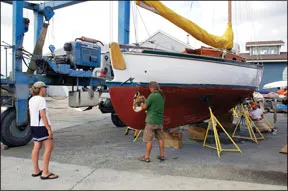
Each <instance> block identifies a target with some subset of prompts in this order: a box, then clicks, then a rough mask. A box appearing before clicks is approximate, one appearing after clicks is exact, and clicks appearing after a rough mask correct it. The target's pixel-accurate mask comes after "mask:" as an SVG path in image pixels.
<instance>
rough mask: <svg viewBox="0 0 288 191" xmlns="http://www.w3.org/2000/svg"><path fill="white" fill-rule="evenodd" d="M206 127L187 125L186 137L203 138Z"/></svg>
mask: <svg viewBox="0 0 288 191" xmlns="http://www.w3.org/2000/svg"><path fill="white" fill-rule="evenodd" d="M206 129H207V127H206V128H203V127H197V126H190V127H188V138H189V139H192V140H197V141H198V140H204V138H205V133H206Z"/></svg>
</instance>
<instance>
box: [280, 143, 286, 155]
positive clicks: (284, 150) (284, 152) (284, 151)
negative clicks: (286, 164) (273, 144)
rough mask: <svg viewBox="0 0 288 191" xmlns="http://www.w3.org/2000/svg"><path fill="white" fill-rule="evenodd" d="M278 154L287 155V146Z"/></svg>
mask: <svg viewBox="0 0 288 191" xmlns="http://www.w3.org/2000/svg"><path fill="white" fill-rule="evenodd" d="M280 153H283V154H287V153H288V151H287V144H286V145H285V146H284V147H283V148H282V149H281V150H280Z"/></svg>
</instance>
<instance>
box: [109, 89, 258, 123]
mask: <svg viewBox="0 0 288 191" xmlns="http://www.w3.org/2000/svg"><path fill="white" fill-rule="evenodd" d="M161 89H162V90H163V92H164V95H165V97H166V102H165V110H164V129H168V128H172V127H178V126H181V125H186V124H189V123H195V122H200V121H203V120H206V119H208V118H209V110H208V104H207V102H202V101H200V100H201V98H202V97H203V96H204V95H207V94H213V96H212V97H211V98H209V101H210V103H211V105H212V110H213V112H214V114H216V115H217V114H221V113H227V112H228V111H229V109H231V108H232V107H234V106H235V105H236V104H238V103H239V101H240V100H241V98H244V97H250V96H251V95H252V93H253V91H254V89H251V88H246V89H245V88H235V87H213V86H211V87H207V86H206V87H171V86H167V87H165V86H161ZM137 90H139V91H140V93H141V94H142V95H144V96H145V97H146V98H147V97H148V95H149V93H150V92H149V89H148V87H147V86H146V87H142V86H141V87H127V86H126V87H118V86H113V87H110V97H111V102H112V105H113V108H114V110H115V112H116V113H117V115H118V116H119V118H120V119H121V121H122V122H123V123H125V124H126V125H127V126H129V127H132V128H135V129H143V128H144V126H145V117H146V113H145V112H144V111H140V112H135V111H134V110H133V108H132V106H133V97H134V95H135V92H136V91H137Z"/></svg>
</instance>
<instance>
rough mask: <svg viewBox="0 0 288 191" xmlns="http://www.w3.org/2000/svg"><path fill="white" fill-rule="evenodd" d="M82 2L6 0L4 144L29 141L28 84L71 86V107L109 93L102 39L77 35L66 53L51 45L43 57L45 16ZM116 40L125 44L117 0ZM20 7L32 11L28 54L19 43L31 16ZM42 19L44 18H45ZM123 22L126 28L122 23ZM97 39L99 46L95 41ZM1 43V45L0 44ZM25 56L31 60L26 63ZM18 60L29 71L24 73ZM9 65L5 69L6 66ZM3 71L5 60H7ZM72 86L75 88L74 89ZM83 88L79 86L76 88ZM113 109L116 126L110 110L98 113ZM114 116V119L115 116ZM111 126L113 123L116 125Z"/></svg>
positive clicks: (126, 17)
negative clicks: (9, 10)
mask: <svg viewBox="0 0 288 191" xmlns="http://www.w3.org/2000/svg"><path fill="white" fill-rule="evenodd" d="M82 2H85V1H55V2H54V1H53V2H52V1H47V2H45V1H44V2H43V3H35V2H34V1H33V2H28V1H22V0H19V1H18V0H17V1H5V2H4V3H8V4H12V5H13V19H12V20H13V24H12V25H11V27H12V26H13V33H12V37H13V45H11V46H10V45H9V46H5V47H6V48H11V49H12V57H13V59H12V60H13V62H12V63H11V65H12V71H11V73H10V75H9V74H8V75H7V72H6V76H5V77H3V76H1V106H2V107H6V108H8V109H6V110H5V111H4V112H3V113H1V142H2V143H3V144H5V145H7V146H23V145H25V144H27V143H28V142H29V141H30V140H31V139H32V136H31V130H30V128H29V114H28V99H29V96H30V95H29V87H30V86H31V85H32V84H33V83H34V82H36V81H43V82H45V84H47V85H56V86H72V91H70V92H69V106H70V107H88V108H91V107H93V106H97V105H98V104H100V103H99V97H100V95H101V94H102V93H103V92H105V91H108V90H107V86H106V84H105V82H106V80H109V79H111V78H113V71H112V70H111V66H110V61H109V57H107V56H105V55H104V56H103V57H102V55H101V46H103V43H102V42H101V41H99V40H95V39H91V38H87V37H83V36H82V37H81V38H76V40H75V41H71V42H67V43H65V44H64V51H65V53H64V54H62V55H59V54H56V53H55V52H54V51H55V47H54V46H53V45H50V46H49V49H50V51H51V55H49V56H42V50H43V46H44V44H45V37H46V35H47V30H48V26H49V20H50V19H51V18H52V17H53V15H54V10H55V9H60V8H64V7H67V6H70V5H74V4H77V3H82ZM118 6H119V10H120V11H119V12H118V14H119V22H118V24H119V26H120V27H119V28H118V33H119V34H118V38H119V39H118V41H119V42H120V43H121V44H128V43H129V22H128V20H129V15H124V14H125V13H127V10H130V2H129V1H125V2H124V1H119V3H118ZM24 8H26V9H30V10H33V12H34V17H35V18H34V21H35V22H34V44H35V47H34V50H33V53H30V52H28V51H27V50H25V48H24V47H23V40H24V33H26V32H27V31H28V29H29V23H30V21H29V19H28V18H24V17H23V10H24ZM44 18H45V21H44ZM123 26H124V27H123ZM98 43H99V44H98ZM1 46H2V45H1ZM25 59H29V60H30V61H29V63H26V61H25ZM22 63H24V64H25V65H26V66H27V68H28V70H27V71H23V69H22ZM8 68H9V67H8ZM6 70H7V64H6ZM74 86H76V87H77V89H76V91H74ZM79 86H82V87H83V88H82V89H79V88H78V87H79ZM104 110H105V111H106V112H107V111H109V112H111V119H112V121H113V123H114V121H116V122H117V124H119V125H123V124H120V122H121V121H120V120H119V118H118V117H117V114H116V113H115V112H114V110H113V108H112V109H111V108H109V107H106V108H104V109H103V107H102V109H101V111H104ZM113 119H115V120H113ZM114 124H115V123H114Z"/></svg>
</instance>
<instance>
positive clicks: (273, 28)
mask: <svg viewBox="0 0 288 191" xmlns="http://www.w3.org/2000/svg"><path fill="white" fill-rule="evenodd" d="M40 2H43V1H39V3H40ZM161 2H162V3H163V4H164V5H166V6H167V7H168V8H170V9H172V10H173V11H175V12H176V13H178V14H180V15H181V16H184V17H185V18H187V19H189V20H191V21H193V22H194V23H196V24H197V25H199V26H200V27H202V28H203V29H205V30H206V31H207V32H209V33H210V34H214V35H218V36H222V35H223V34H224V32H225V29H226V26H227V12H228V11H227V10H228V4H227V1H161ZM33 3H38V2H37V1H33ZM23 16H24V17H27V18H29V19H30V25H29V31H28V32H27V33H25V37H24V43H23V45H24V48H25V49H26V50H28V51H30V52H33V46H34V38H33V36H34V16H33V11H31V10H28V9H24V11H23ZM232 25H233V31H234V42H235V43H238V44H239V45H240V51H241V52H245V51H246V50H245V43H246V42H247V41H267V40H282V41H284V43H285V45H284V46H283V47H282V48H281V51H287V1H232ZM159 30H162V31H164V32H165V33H167V34H169V35H171V36H173V37H175V38H177V39H179V40H180V41H183V42H184V43H186V42H187V33H186V32H185V31H183V30H182V29H180V28H178V27H177V26H175V25H174V24H173V23H171V22H170V21H168V20H166V19H164V18H162V17H161V16H159V15H157V14H154V13H152V12H150V11H148V10H146V9H143V8H141V7H138V6H136V5H135V3H134V2H133V1H132V2H131V12H130V43H135V42H143V41H145V40H146V39H147V38H149V36H151V35H153V34H154V33H156V32H157V31H159ZM81 36H86V37H90V38H94V39H97V40H100V41H102V42H103V43H109V42H111V41H116V42H117V40H118V2H117V1H89V2H83V3H79V4H76V5H73V6H69V7H65V8H62V9H57V10H55V15H54V17H53V18H52V19H51V20H50V25H49V29H48V33H47V37H46V41H45V45H44V48H43V51H44V52H48V51H49V49H48V46H49V45H50V44H53V45H54V46H55V47H56V49H58V48H62V47H63V45H64V43H65V42H69V41H74V40H75V38H77V37H81ZM2 41H5V42H7V43H9V44H12V5H10V4H6V3H3V2H1V44H2ZM189 44H190V45H191V46H192V47H194V48H199V47H200V46H202V45H204V44H203V43H201V42H199V41H198V40H196V39H194V38H193V37H191V36H190V37H189ZM11 57H12V56H11V51H8V72H9V71H10V70H11V65H12V64H9V63H11ZM23 68H25V67H23ZM4 70H5V51H4V49H3V48H1V73H2V74H3V73H4V72H2V71H4Z"/></svg>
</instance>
